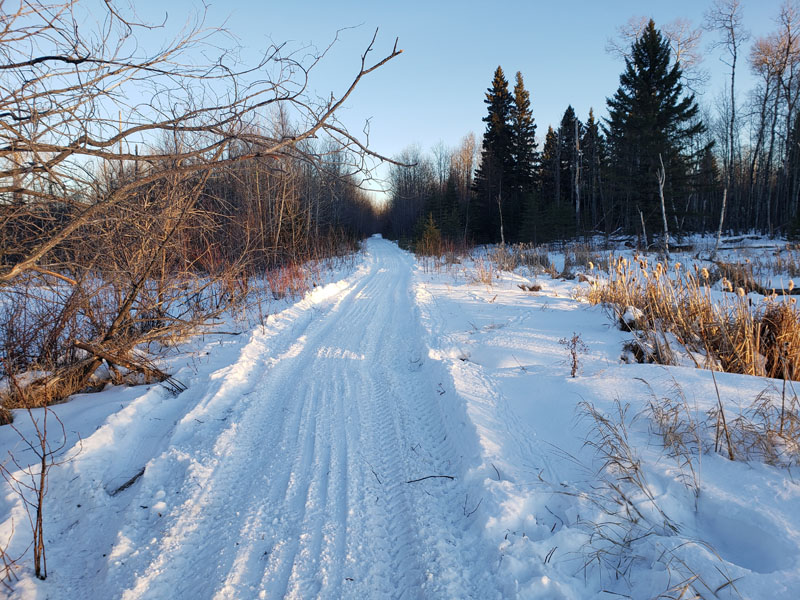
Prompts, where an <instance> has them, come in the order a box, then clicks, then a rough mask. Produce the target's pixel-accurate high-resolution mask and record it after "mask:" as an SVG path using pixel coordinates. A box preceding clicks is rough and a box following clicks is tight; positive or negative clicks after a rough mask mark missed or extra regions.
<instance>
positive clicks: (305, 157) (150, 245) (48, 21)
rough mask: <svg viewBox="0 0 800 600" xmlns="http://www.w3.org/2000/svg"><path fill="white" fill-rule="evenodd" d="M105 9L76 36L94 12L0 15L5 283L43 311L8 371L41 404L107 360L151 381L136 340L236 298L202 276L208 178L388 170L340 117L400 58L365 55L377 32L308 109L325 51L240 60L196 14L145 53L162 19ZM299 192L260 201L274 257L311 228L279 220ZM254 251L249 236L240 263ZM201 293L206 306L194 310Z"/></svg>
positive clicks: (289, 216) (0, 220)
mask: <svg viewBox="0 0 800 600" xmlns="http://www.w3.org/2000/svg"><path fill="white" fill-rule="evenodd" d="M103 6H104V11H105V12H104V14H102V15H100V17H99V21H100V24H99V25H98V27H97V29H95V30H86V29H84V27H83V25H80V24H81V23H85V22H91V20H87V19H86V17H87V11H88V10H90V7H89V5H88V4H85V3H81V2H78V1H77V0H64V1H63V2H59V3H55V4H45V3H38V2H37V3H30V2H24V1H20V2H19V4H18V5H16V9H15V10H13V11H7V12H5V11H4V12H0V125H2V128H0V285H2V286H3V288H2V289H3V292H4V294H8V295H13V296H15V297H16V298H19V299H26V301H27V306H28V308H29V309H30V310H31V311H33V312H36V311H38V313H39V314H38V317H39V318H33V317H32V316H31V315H32V313H30V312H29V313H28V314H27V315H26V316H27V317H29V318H30V319H32V320H33V321H35V323H36V328H35V331H36V335H35V336H30V335H27V334H26V335H25V339H24V340H21V343H20V344H19V348H18V349H17V350H14V351H13V352H11V351H9V347H8V346H6V348H5V352H4V354H5V356H4V357H3V358H4V364H3V368H4V369H12V370H13V369H16V368H28V369H29V368H33V367H35V368H37V369H39V370H42V371H46V372H48V376H47V377H46V378H44V379H43V380H39V381H36V382H34V383H35V385H37V386H39V387H41V388H46V389H45V392H44V393H43V394H42V395H41V397H42V398H43V399H44V400H43V401H46V402H49V401H51V400H55V399H59V398H63V397H65V396H67V395H69V394H71V393H74V392H75V391H77V390H79V389H82V388H84V387H85V386H86V385H87V383H88V382H89V380H90V378H91V376H92V374H93V373H94V372H95V370H96V369H97V368H98V367H99V366H100V364H101V363H102V362H103V361H106V362H109V358H108V357H109V356H117V357H119V358H120V361H119V362H118V365H125V364H127V365H129V366H136V365H138V367H137V368H138V370H140V371H141V372H142V373H143V374H145V375H148V374H149V375H153V374H155V373H157V370H154V369H153V368H151V367H148V366H147V365H146V364H145V363H144V361H143V359H142V357H141V356H140V355H139V354H137V353H135V352H134V347H135V346H137V345H138V344H141V343H142V342H152V341H158V342H163V341H164V340H165V339H167V338H168V337H169V336H174V335H176V334H177V333H180V332H183V331H186V330H187V328H189V327H190V326H193V325H196V324H197V323H198V322H199V321H201V320H202V319H203V318H207V317H208V316H209V315H213V314H215V311H217V310H218V309H219V307H220V306H221V305H222V304H223V303H224V302H223V301H224V300H226V299H227V300H229V299H230V298H231V297H233V296H235V294H236V285H235V281H236V277H238V276H237V275H236V273H239V272H241V270H242V269H241V264H238V265H232V268H231V269H230V273H231V275H229V276H227V277H228V278H227V279H225V278H222V279H223V280H226V281H228V283H227V284H225V286H222V287H220V285H219V281H214V283H213V284H210V283H209V281H210V280H209V278H208V277H205V278H199V277H196V276H197V275H199V274H200V273H201V272H202V274H203V275H208V274H209V271H212V270H213V267H215V266H216V265H218V264H219V263H220V260H219V257H220V256H221V255H223V254H224V252H223V249H222V248H221V243H220V240H221V239H222V235H221V234H220V233H215V232H214V228H215V227H219V214H218V213H217V212H215V211H216V209H218V208H220V207H221V206H227V207H230V206H231V205H230V198H229V196H230V192H229V191H228V190H227V189H226V190H222V191H220V190H219V188H220V186H219V185H217V184H218V182H219V181H220V178H222V177H223V169H225V168H228V169H230V168H232V167H233V166H235V165H244V164H251V165H253V164H256V163H258V164H259V165H261V166H260V168H261V169H263V170H264V171H268V172H272V173H281V175H282V176H281V178H277V179H276V178H273V181H278V180H280V181H281V182H282V183H283V185H288V183H289V182H290V181H291V179H290V178H288V177H287V174H291V172H293V171H294V172H296V170H297V169H299V168H301V165H307V166H309V167H311V168H314V169H318V170H320V171H321V172H325V171H326V169H329V166H330V164H331V163H335V169H336V170H338V172H339V173H342V172H343V171H342V165H347V169H346V170H347V171H348V172H354V171H356V170H358V169H365V168H368V167H369V162H368V161H369V160H370V157H372V158H373V159H378V160H388V159H384V157H382V156H380V155H378V154H376V153H375V152H373V151H372V150H370V149H369V148H368V147H367V143H366V141H362V140H361V139H359V138H358V137H356V136H355V135H352V134H350V133H349V132H348V131H347V129H346V128H345V127H344V126H343V125H342V124H341V123H340V122H339V121H337V119H336V113H337V110H338V109H339V108H341V107H342V105H343V104H344V103H345V102H346V101H347V99H348V98H349V97H350V96H351V94H352V93H353V92H354V90H355V89H356V87H357V86H358V85H359V83H360V82H361V81H362V79H363V78H364V77H366V76H368V75H369V74H370V73H372V72H373V71H375V70H376V69H378V68H380V67H381V66H383V65H384V64H386V63H387V62H388V61H390V60H392V59H393V58H395V57H396V56H398V55H399V54H400V53H401V52H402V50H399V49H398V48H397V43H396V42H395V45H394V47H392V48H390V49H389V50H388V51H387V53H386V54H385V55H384V56H383V57H382V58H379V59H377V60H375V61H374V62H371V61H369V60H368V59H369V58H370V57H371V56H372V53H373V52H374V50H375V48H376V43H377V32H376V33H375V35H374V36H373V37H372V39H371V41H370V42H369V43H368V45H367V47H366V49H365V51H364V53H363V54H362V55H361V57H360V64H359V65H358V67H357V68H356V69H354V75H353V76H352V78H351V79H350V80H349V81H345V82H343V89H342V91H341V92H340V93H339V94H338V95H331V96H330V97H328V98H323V99H319V98H316V97H315V96H314V95H313V94H312V93H311V92H310V89H309V80H310V76H311V74H312V71H313V69H314V67H315V66H316V65H317V64H319V61H321V60H322V59H323V58H324V56H325V53H326V52H327V49H326V50H323V51H322V52H314V51H313V50H312V49H309V48H301V49H297V50H295V51H292V50H291V49H290V48H289V46H288V45H286V44H276V45H273V46H271V47H269V48H268V49H267V50H266V51H265V52H264V53H263V55H262V57H261V60H260V61H259V62H258V63H257V64H255V65H251V66H246V67H244V66H242V65H239V64H238V63H237V61H236V58H235V57H236V53H235V52H226V51H219V50H218V48H219V46H218V45H216V41H215V40H216V39H217V36H218V35H219V34H220V33H221V30H218V29H214V28H206V27H205V26H204V24H203V21H202V18H199V19H198V20H197V21H196V22H195V23H194V25H193V26H191V27H190V28H189V29H188V30H186V31H182V32H180V33H179V34H178V35H177V36H176V37H175V38H174V39H172V41H171V42H169V43H167V44H166V45H165V46H164V47H163V48H162V49H161V50H159V51H157V52H154V53H150V54H148V53H147V52H146V51H145V50H144V49H143V47H142V45H141V44H140V39H139V37H140V34H143V33H146V32H149V31H150V30H152V29H154V28H155V29H157V28H162V29H163V30H164V31H165V32H166V31H168V30H167V29H166V26H165V25H160V26H157V27H153V26H151V25H147V24H144V23H140V22H136V21H134V20H133V19H130V18H127V17H126V16H124V15H123V13H122V11H120V10H119V9H118V7H117V6H116V5H115V4H114V3H113V2H112V1H111V0H105V1H104V3H103ZM5 8H6V7H5V6H3V9H5ZM94 19H95V20H97V19H98V16H97V15H94ZM215 50H216V51H217V55H216V56H215V57H213V58H211V59H206V60H205V61H201V60H200V58H201V57H203V56H206V57H207V56H208V53H209V52H212V51H215ZM276 115H277V118H276ZM320 140H326V142H325V143H322V142H321V141H320ZM229 172H230V171H229ZM257 183H258V182H257ZM216 192H219V193H218V194H217V193H216ZM293 193H296V191H294V190H289V189H288V188H287V189H284V190H281V191H278V192H276V194H274V195H273V196H272V197H271V198H270V200H271V201H277V202H279V203H280V208H279V209H278V210H276V211H275V214H276V215H278V224H277V227H275V228H274V230H272V231H270V235H271V236H272V241H273V244H274V245H275V246H279V245H280V244H281V243H282V240H283V239H284V238H285V237H286V235H290V236H291V237H292V238H296V237H297V236H300V235H303V231H301V230H300V229H298V228H297V227H298V226H299V225H298V224H300V223H306V224H307V223H308V218H309V216H308V214H306V212H304V211H306V207H305V206H303V207H301V208H299V209H298V210H297V211H295V212H294V213H292V212H291V210H292V209H294V208H296V207H298V206H299V205H297V204H296V203H294V202H292V194H293ZM211 196H216V197H215V199H214V200H213V201H212V200H211V198H210V197H211ZM257 196H258V198H257V199H258V200H263V199H264V198H263V196H261V195H258V194H257ZM276 198H277V200H276ZM231 212H233V211H231ZM290 224H291V225H290ZM263 241H264V240H263V239H261V238H259V239H258V240H256V236H255V235H254V231H253V230H251V229H249V228H248V229H246V230H245V231H244V232H243V233H242V234H241V235H239V236H237V240H236V242H237V244H238V246H237V248H238V251H237V253H236V254H235V256H236V261H237V262H238V261H241V262H243V261H244V260H245V259H246V257H247V256H248V252H249V251H250V250H251V249H252V248H253V247H254V245H255V243H256V242H258V243H259V244H262V245H263ZM230 255H231V253H230V252H229V253H228V256H229V257H230ZM229 262H230V261H229ZM227 266H231V265H230V264H228V265H227ZM189 281H192V283H191V284H189V283H188V282H189ZM212 281H213V280H212ZM210 286H216V287H214V290H213V292H214V297H215V298H216V300H217V302H212V301H210V300H208V299H207V298H206V299H204V300H203V301H202V302H201V301H200V300H199V298H200V297H201V296H202V294H200V292H201V291H203V290H206V291H208V290H209V287H210ZM31 293H32V294H33V295H34V296H35V298H33V299H31V296H30V294H31ZM4 304H5V305H4V307H3V310H5V311H6V314H5V315H4V316H5V319H3V318H2V315H0V320H3V321H4V322H5V323H6V324H9V323H14V322H15V320H16V321H18V318H17V317H19V315H15V314H14V313H13V310H14V303H4ZM210 304H213V306H211V305H210ZM46 323H49V324H50V328H49V329H48V327H47V326H46ZM12 337H13V336H12ZM6 339H8V336H6ZM56 342H58V343H56ZM33 346H37V347H38V348H39V350H40V351H39V352H36V353H30V352H29V351H28V349H30V348H31V347H33ZM93 348H94V349H97V351H96V352H93V350H92V349H93ZM87 352H88V356H87Z"/></svg>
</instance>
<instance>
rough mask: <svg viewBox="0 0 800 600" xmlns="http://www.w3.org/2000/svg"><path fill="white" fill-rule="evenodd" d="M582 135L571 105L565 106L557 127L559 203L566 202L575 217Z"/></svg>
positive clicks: (577, 203) (578, 206)
mask: <svg viewBox="0 0 800 600" xmlns="http://www.w3.org/2000/svg"><path fill="white" fill-rule="evenodd" d="M582 135H583V124H582V123H581V122H580V119H578V117H577V116H576V115H575V109H574V108H572V105H570V106H567V109H566V110H565V111H564V116H563V117H561V125H560V126H559V128H558V143H559V146H560V148H559V152H558V156H559V159H560V165H559V166H560V169H561V173H560V177H559V179H560V184H561V185H560V186H559V187H560V192H561V201H560V203H563V204H568V205H569V206H571V207H572V210H573V212H574V214H575V217H576V218H577V217H578V216H579V214H580V208H581V207H580V203H579V193H580V192H579V189H580V188H579V186H580V171H581V166H582V165H581V151H580V140H581V137H582Z"/></svg>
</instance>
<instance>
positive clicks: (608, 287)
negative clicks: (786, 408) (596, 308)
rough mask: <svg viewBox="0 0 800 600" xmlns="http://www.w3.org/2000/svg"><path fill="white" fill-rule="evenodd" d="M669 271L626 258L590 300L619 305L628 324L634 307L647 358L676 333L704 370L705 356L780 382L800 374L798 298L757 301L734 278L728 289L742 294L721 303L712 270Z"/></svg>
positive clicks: (724, 366)
mask: <svg viewBox="0 0 800 600" xmlns="http://www.w3.org/2000/svg"><path fill="white" fill-rule="evenodd" d="M664 265H665V263H660V262H659V263H656V264H655V265H654V266H652V267H651V266H650V265H649V264H648V261H647V259H645V258H642V259H638V260H637V259H634V260H633V261H629V260H627V259H625V258H618V259H617V260H616V265H615V266H614V268H613V269H612V270H611V273H610V275H609V279H608V281H607V282H606V283H605V284H602V285H593V286H592V287H591V289H590V291H589V292H588V298H589V300H590V301H591V302H592V303H594V304H600V303H602V304H604V305H606V306H609V307H611V308H612V309H613V310H614V312H615V313H616V316H617V318H618V319H620V320H621V319H622V316H623V314H625V312H626V311H627V310H628V309H629V307H633V308H635V309H636V310H637V311H638V312H637V314H638V315H640V316H639V318H638V319H637V323H636V326H637V327H638V328H639V332H638V333H639V337H640V339H641V341H642V342H643V344H642V346H643V348H644V349H645V353H648V352H650V353H651V354H652V352H651V349H652V348H654V347H657V345H658V344H660V343H663V342H662V340H664V339H665V337H664V335H663V334H664V333H665V332H668V333H670V334H671V335H673V336H674V337H675V339H677V341H678V342H679V343H680V344H681V345H682V346H683V347H684V348H685V349H686V350H688V351H689V352H690V356H692V357H693V360H695V363H696V364H697V366H698V367H700V366H704V365H702V364H700V361H698V360H697V358H696V356H697V355H705V356H706V360H705V361H703V362H710V363H711V364H719V365H720V366H721V368H722V370H724V371H726V372H731V373H743V374H747V375H760V376H766V377H775V378H780V379H784V378H788V379H796V378H797V377H798V376H800V318H799V317H798V312H797V309H796V307H795V300H794V298H789V297H787V296H783V295H777V294H774V293H773V294H771V295H769V296H767V297H764V298H763V299H760V300H757V301H754V300H753V299H752V298H750V297H748V296H747V294H746V293H745V290H744V289H743V288H742V287H738V288H734V285H733V283H732V282H731V281H730V280H729V279H727V278H726V279H723V280H722V282H723V284H722V285H723V288H724V289H726V290H728V291H730V292H733V290H734V289H736V293H727V294H724V295H723V297H722V298H721V299H715V298H712V292H711V288H710V285H709V284H710V280H711V274H710V273H709V272H708V271H707V270H706V269H702V270H699V269H697V268H695V269H694V270H688V271H687V270H685V269H682V267H681V265H680V263H675V264H674V265H673V266H671V267H670V266H669V265H667V266H666V267H665V266H664ZM667 270H669V271H670V272H669V273H668V272H667ZM651 358H652V359H653V360H657V359H658V357H657V356H654V357H651Z"/></svg>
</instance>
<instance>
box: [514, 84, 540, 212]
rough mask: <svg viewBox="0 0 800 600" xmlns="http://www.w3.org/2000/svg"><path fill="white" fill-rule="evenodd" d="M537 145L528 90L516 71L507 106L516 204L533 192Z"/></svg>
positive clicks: (522, 203)
mask: <svg viewBox="0 0 800 600" xmlns="http://www.w3.org/2000/svg"><path fill="white" fill-rule="evenodd" d="M537 146H538V144H537V143H536V124H535V122H534V119H533V113H532V112H531V99H530V93H529V92H528V90H526V89H525V84H524V82H523V80H522V73H520V72H519V71H517V80H516V84H515V85H514V105H513V106H512V109H511V151H512V158H513V160H514V172H513V178H514V192H515V194H516V195H517V196H518V200H519V202H520V207H522V206H523V205H524V203H525V200H526V199H529V198H530V197H531V195H532V192H533V188H534V182H535V176H536V167H537V162H538V153H537V152H536V148H537Z"/></svg>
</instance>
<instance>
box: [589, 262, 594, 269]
mask: <svg viewBox="0 0 800 600" xmlns="http://www.w3.org/2000/svg"><path fill="white" fill-rule="evenodd" d="M589 270H590V271H594V263H593V262H592V261H589Z"/></svg>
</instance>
